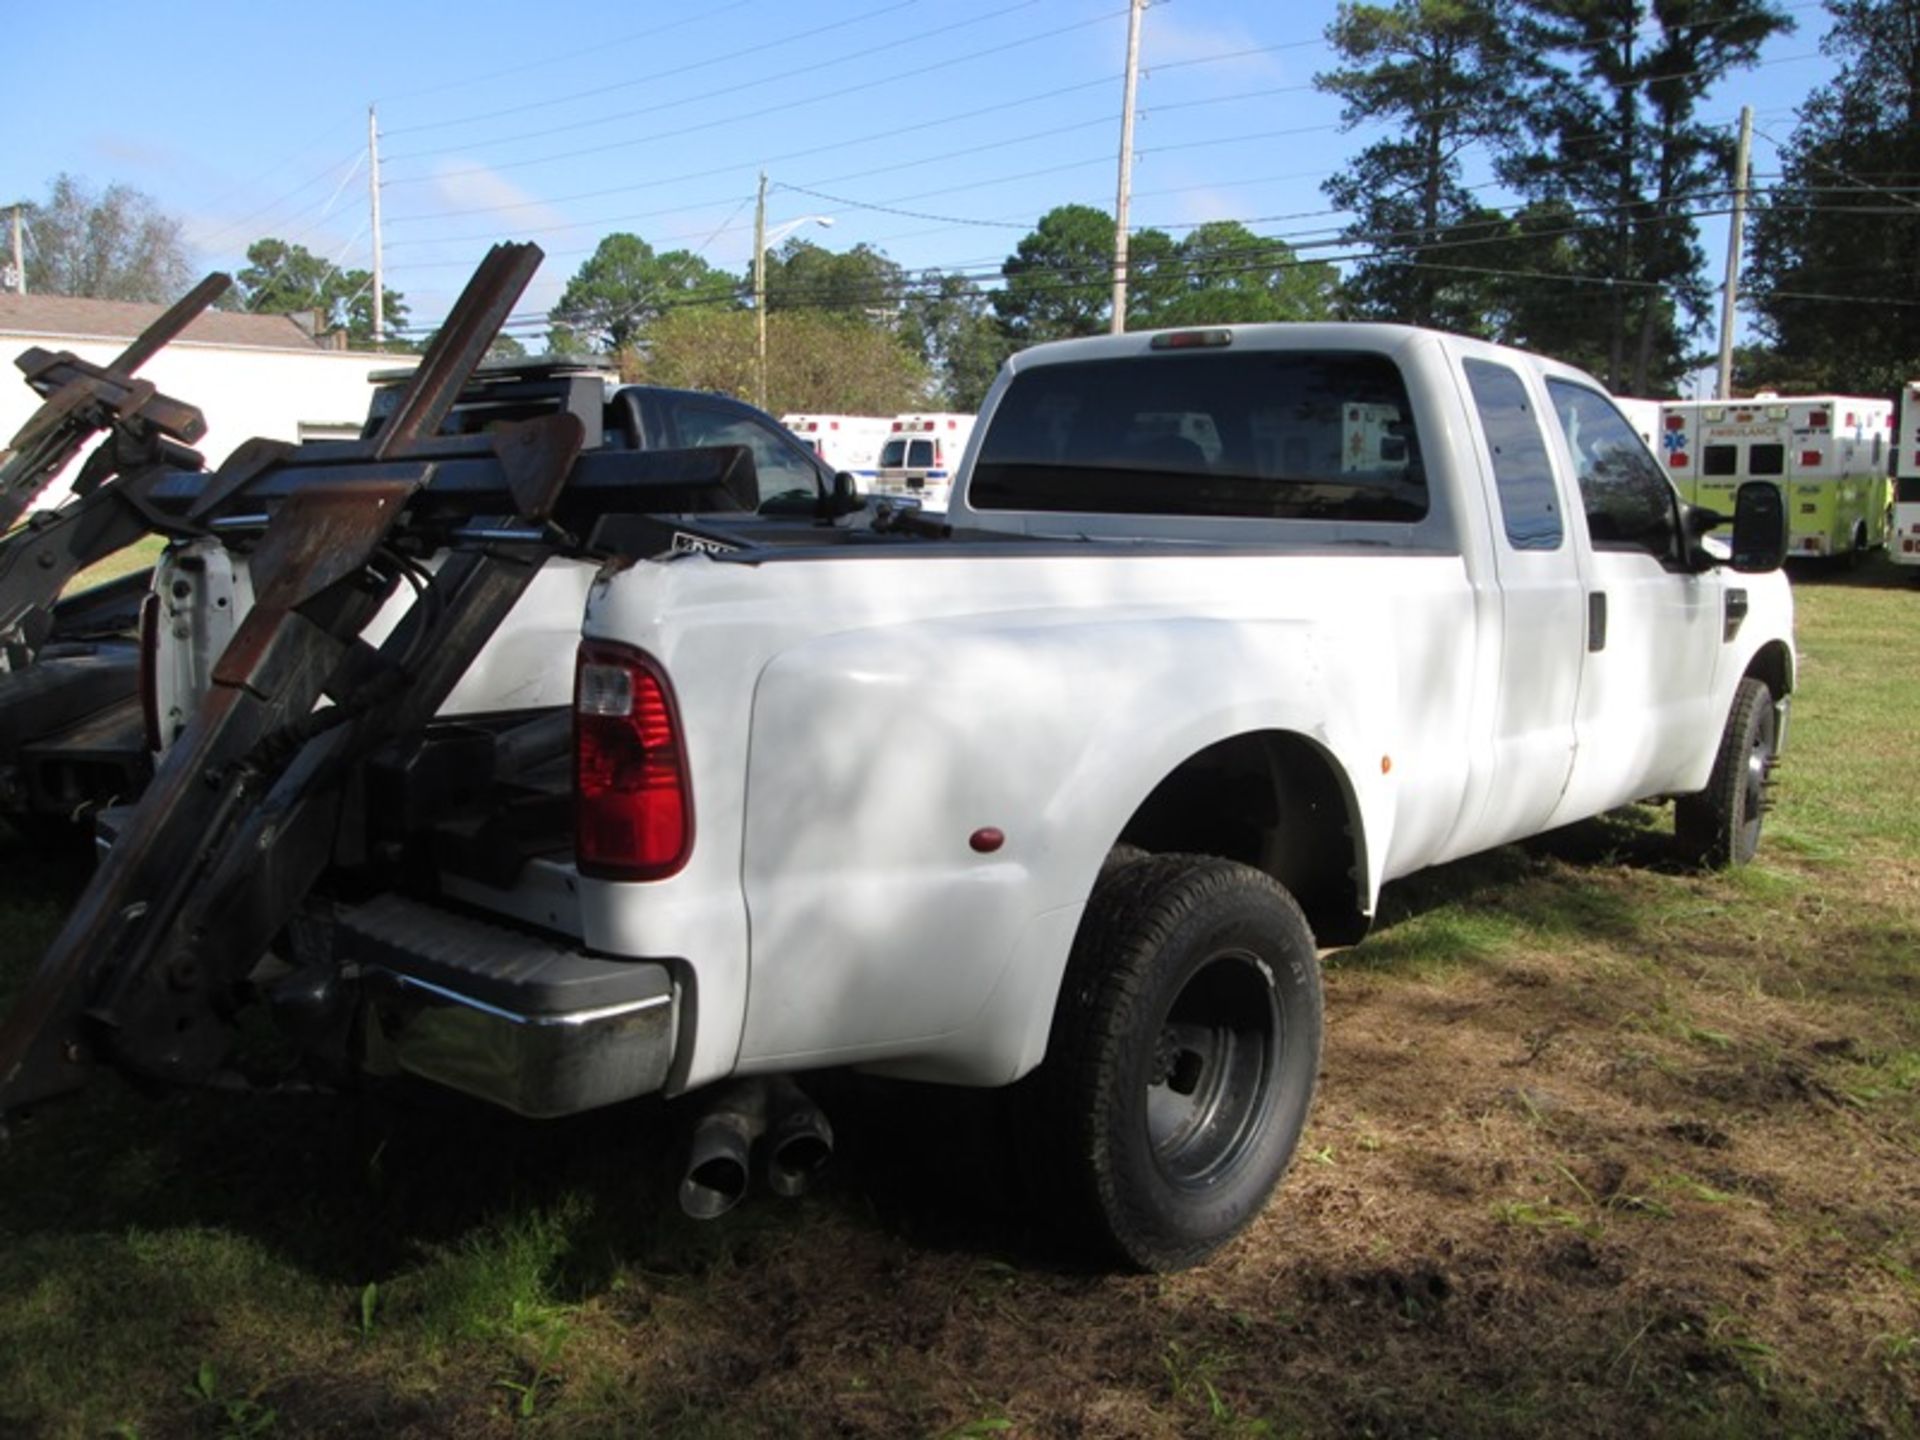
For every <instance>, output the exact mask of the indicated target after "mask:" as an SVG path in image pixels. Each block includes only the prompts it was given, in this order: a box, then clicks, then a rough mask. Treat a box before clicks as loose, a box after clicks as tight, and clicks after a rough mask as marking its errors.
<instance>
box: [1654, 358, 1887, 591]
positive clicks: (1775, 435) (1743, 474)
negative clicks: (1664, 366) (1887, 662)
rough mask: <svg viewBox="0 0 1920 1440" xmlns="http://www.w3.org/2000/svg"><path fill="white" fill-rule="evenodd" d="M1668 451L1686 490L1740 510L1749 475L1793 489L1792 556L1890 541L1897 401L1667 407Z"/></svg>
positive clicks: (1670, 468)
mask: <svg viewBox="0 0 1920 1440" xmlns="http://www.w3.org/2000/svg"><path fill="white" fill-rule="evenodd" d="M1660 438H1661V446H1660V448H1661V457H1662V459H1663V460H1665V462H1666V465H1667V473H1668V475H1669V476H1671V477H1672V479H1673V482H1674V484H1675V486H1677V487H1678V488H1679V490H1680V493H1681V495H1683V496H1684V497H1685V498H1686V499H1688V500H1690V501H1692V502H1693V503H1694V504H1696V505H1703V506H1705V507H1706V508H1707V509H1709V510H1718V511H1719V512H1720V513H1721V514H1723V515H1731V514H1732V513H1733V497H1734V492H1735V491H1737V490H1738V489H1739V488H1740V486H1741V485H1742V484H1744V483H1745V482H1747V481H1749V480H1770V481H1772V482H1773V483H1774V484H1776V485H1779V486H1780V487H1781V489H1782V491H1783V492H1784V498H1785V500H1786V506H1787V521H1788V526H1789V539H1788V548H1789V551H1790V553H1792V554H1794V555H1798V556H1803V557H1818V556H1849V555H1850V556H1859V555H1863V554H1865V553H1866V552H1867V551H1868V550H1871V549H1873V548H1874V547H1876V546H1879V545H1882V544H1885V543H1886V538H1887V519H1888V510H1889V499H1890V496H1889V487H1888V481H1887V471H1888V465H1887V461H1888V452H1889V450H1890V449H1891V446H1892V440H1893V407H1892V405H1890V404H1889V403H1888V402H1887V401H1885V400H1874V399H1869V398H1867V397H1864V396H1859V395H1789V396H1781V395H1768V394H1761V395H1756V396H1754V397H1753V398H1752V399H1750V400H1674V401H1669V402H1667V403H1666V404H1664V405H1663V406H1662V407H1661V437H1660Z"/></svg>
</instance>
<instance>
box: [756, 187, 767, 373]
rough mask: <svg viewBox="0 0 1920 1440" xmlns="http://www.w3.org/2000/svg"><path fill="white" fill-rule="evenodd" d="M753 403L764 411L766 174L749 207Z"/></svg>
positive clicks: (765, 369) (765, 358) (765, 367)
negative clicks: (751, 234) (751, 255)
mask: <svg viewBox="0 0 1920 1440" xmlns="http://www.w3.org/2000/svg"><path fill="white" fill-rule="evenodd" d="M753 324H754V341H753V403H754V404H756V405H758V406H759V407H760V408H761V409H762V410H764V409H766V408H767V172H766V171H764V170H762V171H761V172H760V198H759V199H758V200H756V201H755V202H754V207H753Z"/></svg>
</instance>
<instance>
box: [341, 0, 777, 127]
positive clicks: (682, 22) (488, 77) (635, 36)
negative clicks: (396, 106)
mask: <svg viewBox="0 0 1920 1440" xmlns="http://www.w3.org/2000/svg"><path fill="white" fill-rule="evenodd" d="M753 3H754V0H734V3H733V4H731V5H722V6H720V7H719V8H718V9H704V8H703V9H702V10H700V11H699V12H698V13H696V14H693V15H688V16H684V17H682V18H681V19H679V20H675V21H673V22H671V23H670V24H666V25H656V26H655V27H654V28H653V29H651V30H637V31H635V32H634V33H632V34H631V35H621V36H618V37H616V38H614V39H612V40H602V41H599V42H597V43H596V44H593V45H587V46H583V47H581V48H580V49H578V50H568V51H566V52H565V53H563V54H560V55H549V56H547V58H546V59H544V60H528V61H526V62H525V63H524V64H520V65H509V66H507V67H506V68H505V69H502V70H489V71H488V72H487V73H486V74H484V75H463V76H461V77H460V78H459V79H458V80H448V81H445V82H443V83H442V84H439V85H429V86H427V87H426V88H425V89H422V90H407V91H403V92H401V93H400V94H398V95H388V96H384V97H382V98H380V99H378V100H376V101H375V103H376V104H380V105H385V104H388V103H390V102H398V101H401V100H417V99H419V98H420V97H421V96H422V95H439V94H443V93H445V92H446V91H448V90H464V89H467V88H468V87H470V86H474V85H485V84H488V83H489V82H491V81H494V80H499V79H502V78H504V77H506V76H508V75H521V74H524V73H526V72H527V71H529V70H538V69H540V68H541V67H542V66H546V65H558V64H559V63H560V62H561V61H563V60H577V59H579V58H580V57H581V56H583V55H604V54H606V52H607V51H609V50H617V49H618V48H620V47H621V46H622V45H631V44H632V43H633V42H634V41H636V40H651V39H652V38H653V37H654V36H656V35H664V34H666V33H667V32H668V31H669V30H679V29H681V28H683V27H685V26H687V25H694V24H698V23H700V22H701V21H707V20H715V19H718V18H719V17H720V16H722V15H725V14H726V13H727V12H728V11H730V10H739V9H742V8H743V7H745V6H747V5H751V4H753ZM556 103H557V102H556ZM460 123H462V122H461V121H458V120H447V121H440V122H436V123H435V124H429V125H410V126H406V127H404V128H402V129H400V130H391V131H388V132H387V133H388V134H390V135H405V134H409V133H411V132H414V131H420V130H433V129H436V128H438V126H439V125H441V124H446V125H457V124H460Z"/></svg>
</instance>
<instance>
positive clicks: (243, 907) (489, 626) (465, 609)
mask: <svg viewBox="0 0 1920 1440" xmlns="http://www.w3.org/2000/svg"><path fill="white" fill-rule="evenodd" d="M547 553H550V552H547V551H545V550H543V549H542V548H540V547H537V546H530V547H526V550H525V552H524V553H522V554H520V555H515V554H513V553H512V551H511V549H508V548H504V547H501V548H494V549H492V550H490V551H488V552H486V553H483V554H476V555H456V556H452V557H450V558H449V559H448V560H447V561H446V563H445V564H443V565H442V566H441V569H440V571H439V573H438V574H436V576H435V577H434V580H433V582H432V586H433V587H434V588H435V589H437V590H444V591H445V594H444V596H443V597H442V599H441V601H440V602H439V604H437V605H434V604H430V603H428V602H424V601H422V602H416V604H415V605H414V607H413V609H412V611H411V612H410V614H411V615H415V616H417V615H420V614H422V613H423V612H424V611H425V610H428V609H436V610H439V611H440V612H441V618H440V619H439V620H438V621H437V622H429V624H428V625H427V628H426V630H425V632H424V633H423V634H421V635H420V636H418V637H413V638H417V639H418V640H419V642H421V643H419V644H418V645H417V647H414V648H417V649H418V650H419V652H420V653H422V654H423V655H424V656H425V657H426V662H427V663H426V664H425V665H424V666H423V667H422V668H421V670H420V671H418V672H417V673H416V674H415V676H414V677H413V681H412V683H410V684H408V685H407V686H406V688H405V690H404V692H403V693H402V694H401V695H398V696H396V697H394V698H392V699H389V700H387V701H385V702H384V703H382V704H379V705H377V706H375V707H373V708H372V709H370V710H369V711H367V712H366V713H365V714H363V715H362V716H360V717H358V718H356V719H355V720H353V721H352V722H350V723H348V724H345V725H342V726H340V727H339V728H337V729H334V730H330V731H327V732H326V733H324V734H322V735H319V736H317V737H315V738H314V739H312V740H310V741H309V742H307V744H306V745H305V746H304V747H303V748H302V749H301V750H300V752H299V754H298V755H297V757H296V758H295V759H294V760H293V761H292V762H291V763H290V764H289V765H288V767H287V769H286V770H285V772H284V773H283V774H282V775H281V776H280V778H279V780H278V781H277V782H276V783H275V784H274V785H273V787H272V789H271V790H270V791H269V792H268V793H267V794H266V795H265V796H264V797H263V798H262V800H261V801H260V803H259V804H258V805H256V806H253V807H251V808H249V810H248V811H247V813H246V814H245V815H244V816H242V817H241V818H240V819H239V821H238V823H236V825H235V826H234V827H233V829H232V830H231V831H230V832H229V834H228V836H227V838H226V839H225V841H224V842H223V843H222V844H221V846H220V847H219V848H218V850H217V853H216V854H215V856H214V858H213V859H212V861H211V863H210V864H209V866H208V868H207V869H206V870H205V871H204V872H203V875H202V877H201V878H199V879H198V880H197V881H196V883H195V884H194V886H193V888H192V891H191V893H190V895H189V896H188V897H187V898H186V900H185V903H184V904H183V905H182V906H181V907H180V909H179V912H178V914H177V916H176V917H175V918H174V919H173V921H172V922H171V924H170V925H169V927H168V931H167V934H166V937H165V938H164V939H162V940H161V941H159V942H158V943H157V944H156V945H155V947H154V948H153V950H152V951H151V952H150V953H151V955H152V957H153V961H154V963H152V964H149V965H146V966H144V967H141V968H137V969H136V968H131V967H130V968H128V969H127V970H126V971H125V972H124V973H123V974H122V975H121V976H119V977H116V983H115V984H114V986H113V988H112V991H111V993H110V994H108V995H104V996H102V997H101V1000H100V1001H99V1002H98V1003H97V1004H96V1007H95V1009H94V1011H93V1012H92V1013H93V1014H94V1016H95V1018H97V1019H98V1020H100V1021H102V1022H104V1024H105V1030H104V1033H105V1034H106V1035H108V1036H109V1037H110V1040H109V1047H110V1055H111V1058H112V1059H113V1061H114V1062H115V1063H116V1064H117V1065H120V1066H121V1067H123V1068H125V1069H129V1070H132V1071H135V1072H137V1073H139V1074H142V1075H146V1076H148V1077H151V1078H154V1079H161V1080H167V1081H173V1082H181V1081H188V1082H190V1081H197V1080H203V1079H205V1078H207V1077H208V1076H209V1075H211V1074H212V1073H214V1072H215V1071H216V1070H217V1069H218V1068H219V1066H220V1064H221V1063H222V1061H223V1060H224V1059H225V1056H226V1052H227V1049H228V1045H229V1040H230V1035H229V1033H228V1026H229V1024H230V1022H231V1019H232V1009H233V1004H234V1001H235V999H236V998H237V996H238V994H239V986H240V984H241V982H242V981H243V980H245V979H246V977H247V975H248V974H249V973H250V972H251V971H252V970H253V969H254V968H255V967H256V965H257V964H258V963H259V961H260V959H261V957H262V956H263V955H264V954H265V953H266V951H267V950H268V949H269V947H270V946H271V945H272V943H273V940H274V938H275V937H276V936H277V935H279V934H280V932H281V931H282V930H283V929H285V927H286V925H287V924H288V922H289V921H291V920H292V919H293V918H294V916H295V914H296V913H297V912H298V910H299V909H300V907H301V906H302V905H303V904H304V903H305V901H306V898H307V896H308V895H309V894H310V893H312V891H313V888H314V886H315V885H316V884H317V883H318V882H319V880H320V879H321V876H322V875H323V873H324V872H325V870H326V869H327V867H328V865H329V864H330V863H331V861H332V858H333V855H334V851H335V842H336V837H337V833H338V829H339V823H340V814H341V809H342V805H343V802H344V798H345V794H346V790H347V786H348V784H349V781H350V779H351V777H352V774H353V772H354V770H355V768H356V767H357V766H358V765H359V764H360V763H361V762H362V761H364V760H365V758H366V757H367V755H369V754H370V753H371V752H372V751H373V750H375V749H377V748H378V747H379V746H380V745H381V744H383V743H385V742H386V741H387V740H389V739H391V738H392V737H393V736H395V735H399V734H405V733H407V732H408V731H410V730H412V729H416V728H418V726H419V725H421V724H423V723H424V721H425V719H427V718H430V717H431V715H432V713H433V712H434V711H435V710H437V709H438V708H439V706H440V705H441V704H442V703H443V702H444V701H445V699H446V696H447V694H448V693H449V692H450V691H451V690H452V688H453V686H454V685H455V684H456V683H457V682H458V680H459V678H460V676H461V675H463V674H464V673H465V671H466V669H467V667H468V665H470V664H471V663H472V660H473V657H474V656H475V655H477V654H478V653H479V650H480V648H481V646H483V645H484V644H485V643H486V641H487V640H488V639H489V638H490V637H491V636H492V634H493V632H494V631H495V630H496V629H497V628H498V626H499V624H500V622H501V620H503V619H504V618H505V617H506V615H507V613H508V612H509V611H510V610H512V608H513V606H514V605H515V604H516V603H517V602H518V601H519V599H520V597H521V596H522V595H523V594H524V593H525V591H526V587H527V585H528V584H529V583H531V581H532V578H533V576H534V575H535V574H536V573H538V571H539V568H540V564H541V561H542V560H543V559H544V558H545V556H546V554H547ZM409 639H410V637H408V636H405V635H402V634H399V633H398V632H396V634H395V635H394V636H393V637H390V639H389V640H388V642H387V644H386V645H385V646H383V647H382V651H383V653H392V652H399V651H404V650H405V649H407V648H409Z"/></svg>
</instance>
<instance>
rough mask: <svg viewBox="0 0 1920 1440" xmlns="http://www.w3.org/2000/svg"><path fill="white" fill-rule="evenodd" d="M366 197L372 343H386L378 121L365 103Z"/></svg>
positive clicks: (374, 110)
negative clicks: (370, 231)
mask: <svg viewBox="0 0 1920 1440" xmlns="http://www.w3.org/2000/svg"><path fill="white" fill-rule="evenodd" d="M367 196H368V198H369V200H370V201H371V202H372V205H373V343H374V346H375V348H378V347H379V346H382V345H384V344H386V343H387V295H386V290H385V288H384V287H385V285H386V280H385V278H384V277H383V276H382V275H381V272H380V121H379V112H378V111H377V110H376V109H375V108H374V107H373V106H371V105H369V106H367Z"/></svg>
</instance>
